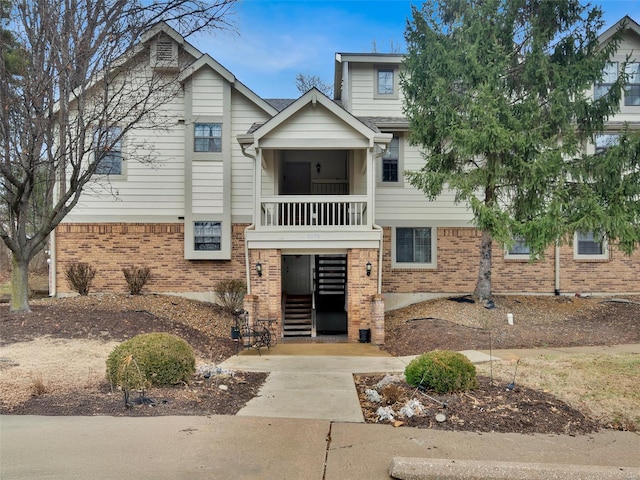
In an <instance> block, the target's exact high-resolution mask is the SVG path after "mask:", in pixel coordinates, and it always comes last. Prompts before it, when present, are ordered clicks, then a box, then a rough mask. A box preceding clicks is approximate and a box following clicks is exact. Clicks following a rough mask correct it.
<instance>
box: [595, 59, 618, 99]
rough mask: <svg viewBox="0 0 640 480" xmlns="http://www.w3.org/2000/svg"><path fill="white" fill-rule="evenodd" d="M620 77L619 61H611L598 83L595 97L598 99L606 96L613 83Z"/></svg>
mask: <svg viewBox="0 0 640 480" xmlns="http://www.w3.org/2000/svg"><path fill="white" fill-rule="evenodd" d="M617 79H618V62H609V63H607V65H606V66H605V67H604V70H603V71H602V80H600V83H596V85H595V89H594V92H593V98H594V99H596V100H597V99H598V98H602V97H604V96H605V95H606V94H607V93H608V92H609V89H610V88H611V85H613V84H614V83H615V81H616V80H617Z"/></svg>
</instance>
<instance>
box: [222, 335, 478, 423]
mask: <svg viewBox="0 0 640 480" xmlns="http://www.w3.org/2000/svg"><path fill="white" fill-rule="evenodd" d="M242 353H243V354H241V355H237V356H234V357H231V358H229V359H227V360H225V361H224V362H223V363H221V364H220V367H222V368H226V369H229V370H239V371H251V372H270V373H269V376H268V377H267V380H266V381H265V383H264V385H263V386H262V388H261V389H260V391H259V392H258V395H257V396H256V397H254V398H253V399H252V400H251V401H249V402H248V403H247V405H246V406H245V407H244V408H243V409H242V410H240V412H238V415H239V416H251V417H272V418H273V417H278V418H308V419H318V420H331V421H335V422H360V423H363V422H364V416H363V415H362V409H361V408H360V400H359V399H358V393H357V391H356V387H355V384H354V382H353V374H354V373H402V372H404V369H405V367H406V366H407V364H408V363H409V362H410V361H411V360H412V359H413V358H414V357H413V356H412V357H392V356H390V355H389V354H388V353H386V352H383V351H381V350H379V349H378V348H377V347H374V346H372V345H368V344H285V345H278V346H276V347H275V348H273V349H271V350H270V351H266V350H263V351H262V354H261V355H258V353H257V352H255V351H246V352H242ZM301 353H303V354H302V355H300V354H301ZM463 353H465V354H466V355H467V356H468V357H469V358H470V359H471V360H472V361H474V362H480V361H488V360H489V359H490V357H489V356H488V355H487V354H484V353H481V352H476V351H466V352H463Z"/></svg>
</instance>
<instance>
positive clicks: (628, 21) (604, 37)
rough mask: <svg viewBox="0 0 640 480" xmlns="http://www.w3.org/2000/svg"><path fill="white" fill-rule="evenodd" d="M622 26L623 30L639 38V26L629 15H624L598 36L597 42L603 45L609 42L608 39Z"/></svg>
mask: <svg viewBox="0 0 640 480" xmlns="http://www.w3.org/2000/svg"><path fill="white" fill-rule="evenodd" d="M623 25H624V28H625V30H628V31H631V32H634V33H635V34H636V35H638V36H639V37H640V25H639V24H638V22H636V21H635V20H634V19H633V18H631V17H630V16H629V15H625V16H624V17H622V18H621V19H620V20H618V21H617V22H616V23H614V24H613V25H611V26H610V27H609V28H607V29H606V30H605V31H604V32H602V33H601V34H600V36H599V37H598V40H599V41H600V43H605V42H607V41H609V39H610V38H611V37H612V36H613V35H614V34H615V33H616V32H617V31H618V29H620V28H621V27H622V26H623Z"/></svg>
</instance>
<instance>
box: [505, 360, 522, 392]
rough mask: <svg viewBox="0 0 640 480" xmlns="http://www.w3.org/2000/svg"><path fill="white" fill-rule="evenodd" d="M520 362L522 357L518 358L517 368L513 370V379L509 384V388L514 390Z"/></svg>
mask: <svg viewBox="0 0 640 480" xmlns="http://www.w3.org/2000/svg"><path fill="white" fill-rule="evenodd" d="M519 363H520V359H518V360H516V368H515V370H514V371H513V381H512V382H511V383H510V384H509V385H507V390H513V389H514V388H515V386H516V373H518V364H519Z"/></svg>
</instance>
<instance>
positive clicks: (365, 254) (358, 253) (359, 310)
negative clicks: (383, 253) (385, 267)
mask: <svg viewBox="0 0 640 480" xmlns="http://www.w3.org/2000/svg"><path fill="white" fill-rule="evenodd" d="M367 262H371V276H367V271H366V266H367ZM347 278H348V286H347V288H348V293H347V295H348V302H347V308H348V332H347V334H348V339H349V341H350V342H357V341H358V340H359V338H360V332H359V330H360V329H362V328H370V329H371V331H372V334H373V331H374V329H375V325H374V323H373V320H374V319H373V318H372V316H371V312H372V309H371V297H372V296H374V295H376V294H377V291H378V250H377V249H357V248H354V249H351V250H349V251H348V252H347ZM383 328H384V324H383ZM372 336H373V335H372Z"/></svg>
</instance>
